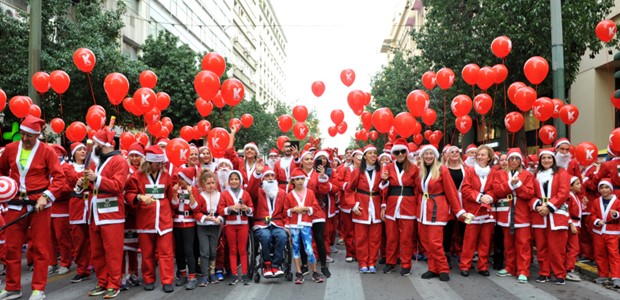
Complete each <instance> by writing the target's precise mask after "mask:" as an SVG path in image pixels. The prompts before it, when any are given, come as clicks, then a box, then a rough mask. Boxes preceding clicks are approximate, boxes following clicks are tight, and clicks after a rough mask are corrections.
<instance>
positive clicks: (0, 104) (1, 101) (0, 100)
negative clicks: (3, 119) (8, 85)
mask: <svg viewBox="0 0 620 300" xmlns="http://www.w3.org/2000/svg"><path fill="white" fill-rule="evenodd" d="M5 107H6V93H4V91H3V90H1V89H0V111H3V110H4V108H5Z"/></svg>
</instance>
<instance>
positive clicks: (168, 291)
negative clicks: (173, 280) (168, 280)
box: [161, 284, 174, 293]
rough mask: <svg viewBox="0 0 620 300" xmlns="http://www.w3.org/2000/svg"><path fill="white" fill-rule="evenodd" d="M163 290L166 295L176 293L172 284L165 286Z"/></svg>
mask: <svg viewBox="0 0 620 300" xmlns="http://www.w3.org/2000/svg"><path fill="white" fill-rule="evenodd" d="M161 289H162V290H164V293H172V292H174V287H173V286H172V284H164V286H163V287H162V288H161Z"/></svg>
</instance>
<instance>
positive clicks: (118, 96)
mask: <svg viewBox="0 0 620 300" xmlns="http://www.w3.org/2000/svg"><path fill="white" fill-rule="evenodd" d="M103 89H104V90H105V93H106V95H107V96H108V100H110V103H112V105H119V104H120V103H121V102H122V101H123V99H125V97H127V93H129V81H127V77H125V75H123V74H121V73H110V74H108V75H107V76H106V77H105V80H104V81H103ZM123 107H124V106H123ZM125 110H127V108H125Z"/></svg>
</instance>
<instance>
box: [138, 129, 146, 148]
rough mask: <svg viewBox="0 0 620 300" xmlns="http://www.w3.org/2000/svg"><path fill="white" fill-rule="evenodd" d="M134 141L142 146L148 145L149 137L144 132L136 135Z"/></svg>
mask: <svg viewBox="0 0 620 300" xmlns="http://www.w3.org/2000/svg"><path fill="white" fill-rule="evenodd" d="M136 141H138V142H139V143H140V144H142V146H145V147H146V145H147V144H148V143H149V136H148V135H146V133H144V132H138V133H136Z"/></svg>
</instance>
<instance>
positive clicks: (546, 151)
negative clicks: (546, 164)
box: [538, 148, 555, 159]
mask: <svg viewBox="0 0 620 300" xmlns="http://www.w3.org/2000/svg"><path fill="white" fill-rule="evenodd" d="M544 154H549V155H551V156H553V157H554V159H555V156H554V154H555V153H554V149H552V148H542V149H540V150H538V157H541V156H543V155H544Z"/></svg>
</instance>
